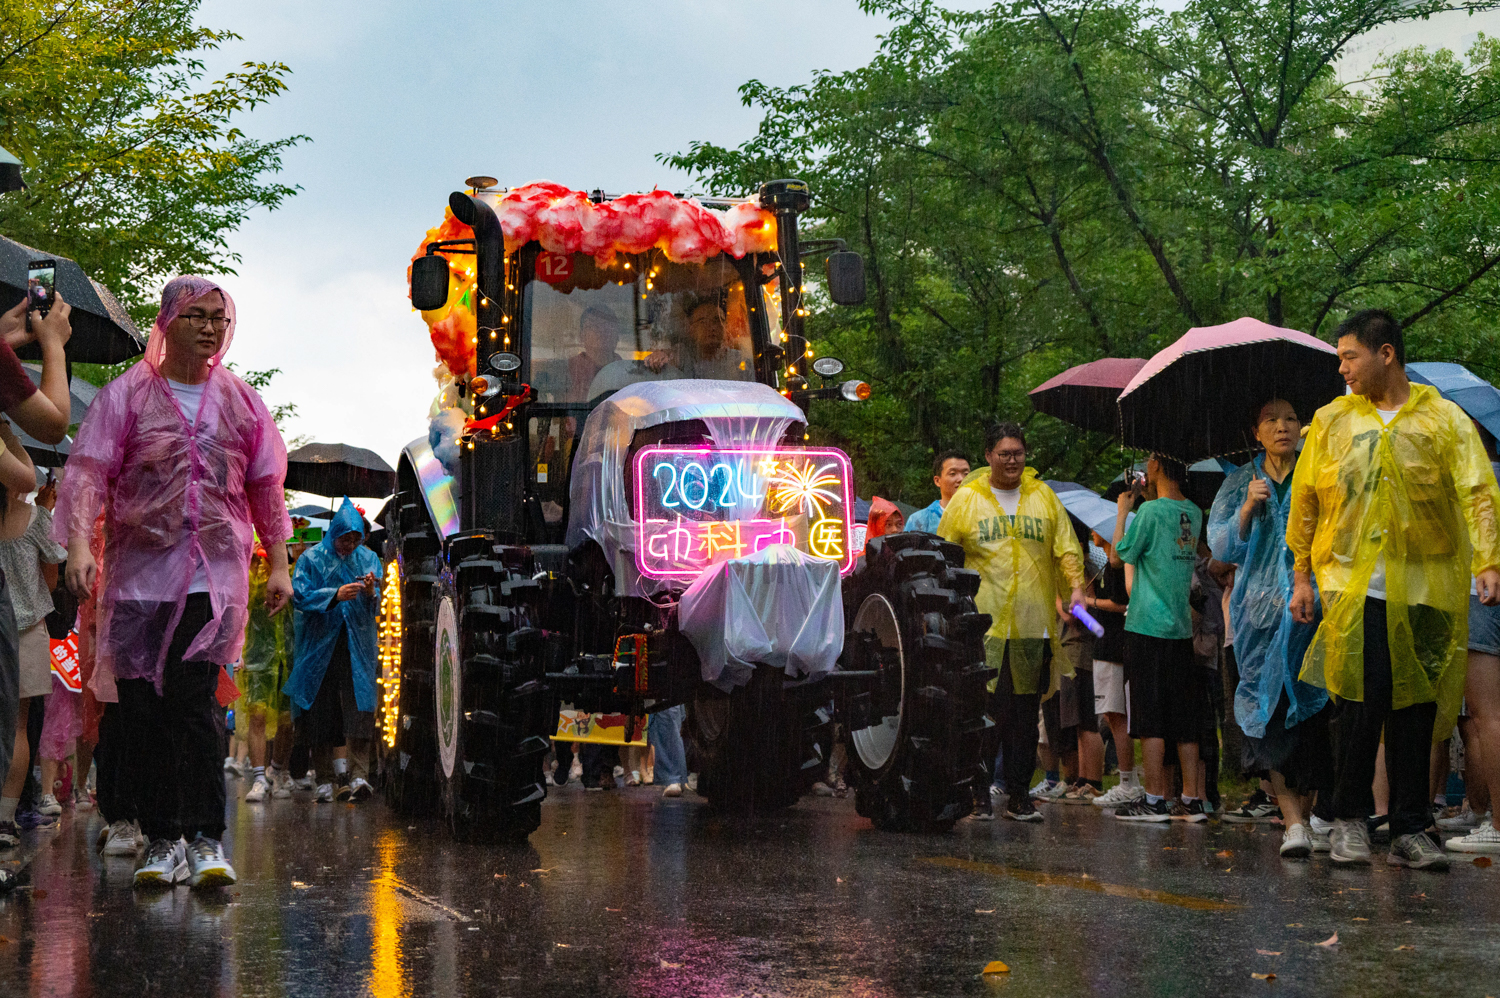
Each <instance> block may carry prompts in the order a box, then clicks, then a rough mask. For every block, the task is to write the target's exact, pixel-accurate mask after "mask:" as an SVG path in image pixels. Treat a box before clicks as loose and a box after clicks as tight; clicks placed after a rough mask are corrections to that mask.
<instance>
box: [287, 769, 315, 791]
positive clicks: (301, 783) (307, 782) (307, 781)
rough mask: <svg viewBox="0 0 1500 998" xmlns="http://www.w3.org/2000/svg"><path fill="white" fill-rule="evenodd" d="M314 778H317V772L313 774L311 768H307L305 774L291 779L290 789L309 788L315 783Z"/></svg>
mask: <svg viewBox="0 0 1500 998" xmlns="http://www.w3.org/2000/svg"><path fill="white" fill-rule="evenodd" d="M316 779H317V774H315V773H314V772H313V771H312V770H310V769H309V770H308V771H307V774H306V775H305V776H302V777H300V778H299V779H295V780H293V781H292V789H293V790H311V789H312V788H313V787H314V786H315V785H316V784H315V782H314V781H315V780H316Z"/></svg>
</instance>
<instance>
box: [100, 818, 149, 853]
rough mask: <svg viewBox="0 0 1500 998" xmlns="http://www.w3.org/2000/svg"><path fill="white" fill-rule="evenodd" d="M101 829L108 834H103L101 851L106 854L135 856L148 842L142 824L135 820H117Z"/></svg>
mask: <svg viewBox="0 0 1500 998" xmlns="http://www.w3.org/2000/svg"><path fill="white" fill-rule="evenodd" d="M101 831H102V832H105V833H107V834H105V835H103V836H102V838H103V840H104V841H103V844H102V845H101V846H100V847H99V851H100V852H101V853H103V854H104V855H106V856H134V855H136V854H137V853H139V852H140V851H141V846H143V845H145V844H146V841H145V840H146V837H145V836H144V835H142V834H141V829H140V826H139V825H137V824H136V823H135V822H133V821H116V822H114V823H113V824H111V825H110V826H109V827H108V828H105V829H102V830H101Z"/></svg>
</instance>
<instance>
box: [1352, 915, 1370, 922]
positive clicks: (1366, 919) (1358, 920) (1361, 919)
mask: <svg viewBox="0 0 1500 998" xmlns="http://www.w3.org/2000/svg"><path fill="white" fill-rule="evenodd" d="M1354 920H1355V921H1356V922H1368V921H1369V919H1368V918H1360V917H1359V916H1358V915H1355V916H1354Z"/></svg>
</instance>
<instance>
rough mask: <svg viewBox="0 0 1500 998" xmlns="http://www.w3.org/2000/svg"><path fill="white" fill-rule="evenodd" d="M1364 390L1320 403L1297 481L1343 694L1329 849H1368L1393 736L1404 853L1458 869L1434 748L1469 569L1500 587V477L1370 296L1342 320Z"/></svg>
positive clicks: (1326, 669) (1307, 550)
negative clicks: (1378, 780) (1434, 829)
mask: <svg viewBox="0 0 1500 998" xmlns="http://www.w3.org/2000/svg"><path fill="white" fill-rule="evenodd" d="M1338 332H1339V340H1338V349H1339V357H1340V365H1339V371H1340V373H1341V374H1343V376H1344V380H1345V381H1346V382H1347V383H1348V385H1349V388H1350V391H1351V394H1349V395H1345V396H1343V397H1342V398H1340V399H1338V400H1336V401H1334V402H1331V403H1329V404H1328V405H1326V406H1324V407H1323V408H1322V409H1319V410H1318V413H1317V415H1316V416H1315V417H1314V418H1313V422H1312V427H1311V429H1310V430H1309V432H1308V435H1307V442H1306V444H1305V446H1304V448H1303V452H1302V459H1301V460H1300V461H1298V462H1297V470H1296V473H1295V475H1294V476H1293V480H1292V497H1291V515H1290V518H1289V519H1288V521H1287V545H1288V546H1289V547H1290V548H1291V550H1292V555H1293V557H1294V559H1295V564H1294V569H1295V581H1294V583H1293V591H1292V603H1291V609H1292V614H1293V616H1294V617H1296V619H1297V620H1298V621H1301V622H1303V623H1308V622H1311V620H1312V618H1313V609H1314V599H1315V597H1314V595H1313V591H1312V578H1311V574H1310V573H1314V574H1316V576H1317V581H1318V590H1319V592H1320V593H1321V594H1322V599H1323V623H1322V625H1321V626H1320V627H1319V628H1318V632H1317V635H1316V636H1315V637H1314V638H1313V641H1312V645H1311V646H1310V647H1309V648H1308V650H1307V654H1306V656H1305V657H1304V658H1303V660H1302V662H1303V664H1302V677H1301V678H1302V679H1303V681H1304V682H1308V683H1311V684H1312V685H1314V686H1321V687H1323V688H1324V689H1326V690H1328V692H1329V693H1330V694H1332V695H1333V696H1334V697H1335V698H1337V700H1338V714H1337V749H1336V758H1335V760H1334V768H1335V790H1334V799H1333V810H1334V818H1335V821H1334V827H1333V830H1332V832H1331V834H1330V836H1329V838H1330V844H1331V845H1332V852H1331V854H1330V858H1331V859H1332V860H1333V862H1335V863H1340V864H1360V865H1364V864H1368V863H1369V862H1370V835H1369V830H1368V828H1367V826H1366V824H1365V820H1364V819H1365V818H1366V816H1368V815H1369V814H1370V812H1371V811H1372V810H1373V809H1374V800H1373V797H1372V795H1371V791H1370V783H1371V780H1372V778H1373V776H1374V772H1375V753H1376V751H1377V749H1378V748H1379V746H1380V742H1381V733H1382V731H1384V738H1385V765H1386V774H1387V777H1388V779H1389V783H1390V818H1389V820H1390V829H1391V851H1390V856H1389V859H1388V862H1390V863H1391V865H1393V866H1411V867H1416V868H1420V869H1447V864H1448V861H1447V857H1446V856H1445V855H1444V853H1443V851H1442V850H1441V849H1440V848H1438V846H1437V844H1436V843H1435V842H1433V841H1432V839H1430V838H1429V837H1428V836H1427V835H1426V834H1425V832H1424V831H1423V829H1425V828H1426V827H1427V825H1428V824H1429V821H1430V817H1431V816H1430V815H1429V814H1428V812H1427V790H1428V787H1427V781H1428V773H1427V768H1428V756H1429V751H1430V747H1431V745H1432V741H1433V735H1434V732H1435V731H1436V732H1437V733H1438V734H1439V735H1440V736H1444V735H1446V734H1447V733H1448V732H1449V731H1452V730H1453V722H1454V719H1455V718H1456V717H1457V715H1458V706H1459V700H1460V697H1461V696H1462V694H1463V687H1464V668H1465V654H1466V653H1465V649H1466V648H1467V644H1468V626H1469V624H1468V620H1469V579H1470V575H1471V573H1472V575H1473V577H1474V578H1475V583H1476V586H1477V591H1478V593H1479V597H1480V599H1481V601H1483V602H1484V603H1485V604H1487V605H1494V604H1495V603H1496V602H1497V601H1500V570H1497V569H1500V536H1497V531H1496V513H1497V510H1500V490H1497V489H1496V485H1495V476H1494V474H1493V473H1492V472H1491V470H1490V465H1489V461H1488V459H1487V458H1486V456H1485V453H1484V447H1483V446H1482V445H1481V443H1480V440H1479V435H1478V434H1477V433H1476V432H1475V430H1474V426H1473V424H1472V423H1471V422H1470V421H1469V417H1468V416H1466V415H1464V413H1463V410H1461V409H1460V408H1459V407H1458V406H1456V405H1454V404H1453V403H1452V402H1448V401H1446V400H1444V399H1443V398H1442V397H1441V396H1440V395H1439V394H1438V392H1437V390H1436V389H1434V388H1432V387H1431V386H1428V385H1413V384H1411V383H1410V382H1409V381H1407V379H1406V367H1405V365H1406V348H1405V344H1404V342H1403V339H1402V335H1401V326H1400V324H1399V323H1398V322H1397V321H1396V320H1395V319H1394V318H1393V317H1392V316H1391V315H1390V314H1389V313H1387V312H1383V311H1378V310H1373V309H1372V310H1367V311H1364V312H1359V313H1356V314H1355V315H1352V316H1350V317H1349V318H1348V319H1347V320H1345V321H1344V323H1343V324H1342V325H1341V326H1339V330H1338Z"/></svg>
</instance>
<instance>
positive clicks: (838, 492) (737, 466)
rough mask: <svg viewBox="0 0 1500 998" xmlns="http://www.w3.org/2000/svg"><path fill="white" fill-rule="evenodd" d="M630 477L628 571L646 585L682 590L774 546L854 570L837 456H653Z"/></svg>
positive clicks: (847, 494) (845, 470) (733, 452)
mask: <svg viewBox="0 0 1500 998" xmlns="http://www.w3.org/2000/svg"><path fill="white" fill-rule="evenodd" d="M633 471H634V480H635V510H634V512H635V521H636V552H635V558H636V566H637V567H638V568H639V569H640V571H641V574H642V575H645V576H647V577H648V578H652V579H678V580H682V581H691V580H693V579H696V578H697V577H698V576H699V575H700V574H701V573H702V572H703V570H704V569H705V568H708V567H709V566H711V565H715V564H717V563H719V562H721V561H727V560H729V559H730V558H743V557H745V556H747V555H751V554H755V553H756V552H759V551H764V550H765V549H766V548H768V547H770V546H771V545H773V544H790V545H792V546H793V547H795V548H797V549H798V550H799V551H802V552H803V553H804V554H810V555H812V556H813V557H815V558H823V559H826V560H828V561H832V562H837V563H838V566H839V571H840V572H845V573H847V572H848V571H850V570H851V569H852V568H853V567H854V551H853V549H852V547H851V545H850V535H851V527H852V524H851V523H850V519H849V518H850V513H851V512H852V510H853V506H854V495H853V481H854V474H853V470H852V469H851V468H850V466H849V458H848V456H847V455H846V454H844V452H843V451H839V450H834V449H832V448H820V447H808V448H800V449H785V450H777V449H769V448H738V447H730V448H723V449H712V448H708V447H663V446H653V447H643V448H642V449H641V450H640V451H638V452H637V453H636V455H635V464H634V468H633Z"/></svg>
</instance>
